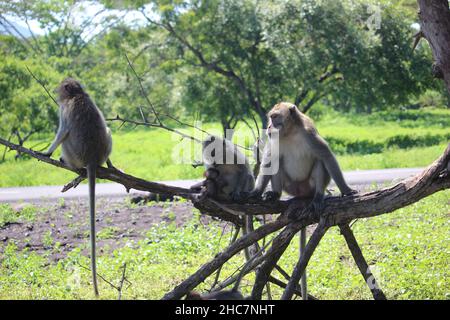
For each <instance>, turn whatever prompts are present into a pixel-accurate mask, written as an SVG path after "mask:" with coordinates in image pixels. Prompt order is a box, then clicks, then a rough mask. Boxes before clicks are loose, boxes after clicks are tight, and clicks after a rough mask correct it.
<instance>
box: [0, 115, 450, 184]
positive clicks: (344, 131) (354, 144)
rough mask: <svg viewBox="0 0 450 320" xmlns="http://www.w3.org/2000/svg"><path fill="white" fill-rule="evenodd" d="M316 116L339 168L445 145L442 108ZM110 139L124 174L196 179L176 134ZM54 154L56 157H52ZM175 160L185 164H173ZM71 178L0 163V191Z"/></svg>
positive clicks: (446, 123) (428, 156) (419, 157)
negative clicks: (6, 188) (3, 188)
mask: <svg viewBox="0 0 450 320" xmlns="http://www.w3.org/2000/svg"><path fill="white" fill-rule="evenodd" d="M318 118H319V121H316V124H317V127H318V129H319V132H320V133H321V134H322V135H323V136H324V137H325V138H326V139H327V140H328V142H329V144H330V146H331V148H332V149H333V151H334V152H335V153H336V154H337V155H338V160H339V162H340V164H341V166H342V168H343V169H344V170H358V169H382V168H396V167H399V168H402V167H422V166H427V165H428V164H430V163H431V162H432V161H434V160H435V159H436V158H437V157H439V155H440V154H442V152H443V150H444V149H445V148H446V146H447V144H448V142H449V141H450V110H445V109H439V110H419V111H408V112H397V113H377V114H373V115H351V116H342V115H339V114H336V113H332V114H327V115H326V116H324V115H321V116H319V117H318ZM398 119H401V120H400V121H399V120H398ZM204 128H205V129H207V130H208V131H210V132H212V133H215V134H220V132H221V131H220V130H219V126H218V125H215V124H208V125H205V127H204ZM241 136H246V137H247V139H244V140H243V141H240V140H239V141H237V142H238V143H239V144H241V145H245V146H251V145H252V143H253V136H252V133H251V132H250V130H249V129H248V128H247V127H245V126H243V125H241V126H239V127H238V129H237V132H236V134H235V138H238V137H241ZM113 139H114V150H113V154H112V161H113V163H114V164H115V166H117V167H118V168H120V169H122V170H124V171H125V172H127V173H129V174H133V175H136V176H139V177H142V178H144V179H148V180H153V181H159V180H177V179H193V178H200V177H201V176H202V169H201V168H197V169H194V168H193V167H192V166H191V165H190V163H192V161H194V160H200V152H199V151H200V145H199V144H195V143H190V142H189V141H186V140H183V141H182V142H180V136H177V135H173V134H172V133H170V132H168V131H164V130H161V129H145V128H138V129H135V130H130V129H129V128H125V129H121V130H118V129H117V126H116V125H114V126H113ZM51 140H52V136H50V135H47V136H42V137H39V139H37V140H35V141H30V142H29V143H27V144H26V146H28V147H30V146H34V145H36V144H37V143H42V144H44V145H45V143H49V142H51ZM180 146H184V147H185V149H184V150H187V151H189V152H191V153H192V155H193V156H191V157H190V156H189V154H190V153H189V152H185V153H184V154H182V152H180V151H179V149H180ZM0 150H2V149H1V148H0ZM177 150H178V151H177ZM248 155H249V156H251V153H248ZM54 156H55V157H59V155H58V154H57V153H56V154H55V155H54ZM181 159H184V160H185V161H184V162H183V163H177V162H180V160H181ZM43 172H45V174H43ZM73 177H74V174H72V173H70V172H66V171H64V170H61V169H58V168H55V167H52V166H49V165H47V164H44V163H40V162H38V161H36V160H34V159H20V160H17V161H15V160H14V153H13V152H9V153H8V154H7V158H6V161H5V162H3V163H0V187H8V186H31V185H61V184H64V183H67V182H68V181H69V180H70V179H72V178H73Z"/></svg>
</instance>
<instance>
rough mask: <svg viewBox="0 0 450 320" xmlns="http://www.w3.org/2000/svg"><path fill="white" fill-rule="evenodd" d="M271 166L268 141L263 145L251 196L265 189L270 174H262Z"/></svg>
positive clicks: (257, 194)
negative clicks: (259, 165) (259, 167)
mask: <svg viewBox="0 0 450 320" xmlns="http://www.w3.org/2000/svg"><path fill="white" fill-rule="evenodd" d="M270 166H271V152H270V143H267V144H266V145H265V147H264V151H263V157H262V160H261V169H260V171H259V174H258V177H257V178H256V183H255V189H254V190H253V191H252V192H251V195H250V196H252V197H254V196H260V195H261V194H262V193H263V192H264V190H265V189H266V187H267V185H268V184H269V181H270V180H271V177H272V175H270V174H264V172H266V171H267V170H268V168H270Z"/></svg>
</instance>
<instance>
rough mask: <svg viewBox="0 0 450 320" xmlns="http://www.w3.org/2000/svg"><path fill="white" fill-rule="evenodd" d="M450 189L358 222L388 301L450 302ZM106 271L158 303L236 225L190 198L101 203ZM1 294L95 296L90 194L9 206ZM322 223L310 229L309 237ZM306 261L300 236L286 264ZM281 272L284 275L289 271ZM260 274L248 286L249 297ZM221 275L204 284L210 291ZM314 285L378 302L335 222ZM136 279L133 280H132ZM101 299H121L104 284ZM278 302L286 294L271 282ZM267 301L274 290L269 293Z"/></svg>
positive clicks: (127, 295) (0, 214)
mask: <svg viewBox="0 0 450 320" xmlns="http://www.w3.org/2000/svg"><path fill="white" fill-rule="evenodd" d="M449 199H450V191H449V190H447V191H442V192H439V193H437V194H435V195H432V196H430V197H428V198H426V199H424V200H422V201H420V202H418V203H415V204H413V205H411V206H408V207H406V208H402V209H400V210H397V211H396V212H393V213H390V214H385V215H382V216H379V217H374V218H370V219H360V220H357V221H356V222H355V223H354V224H353V226H352V229H353V231H354V233H355V236H356V238H357V239H358V241H359V243H360V245H361V248H362V250H363V253H364V255H365V256H366V259H367V261H368V263H369V265H370V266H371V268H372V269H373V272H374V274H375V276H376V277H377V280H378V282H379V283H380V286H381V287H382V288H383V290H384V292H385V294H386V295H387V297H388V299H449V298H450V282H449V280H448V279H450V274H449V269H448V264H449V262H450V261H449V256H450V254H449V253H450V252H449V250H450V249H449V246H448V243H449V242H448V241H449V238H448V237H449V234H450V224H449V220H448V218H449V215H450V201H449ZM98 203H99V205H98V239H99V241H98V243H99V255H98V272H99V274H101V275H102V276H103V277H104V278H105V279H106V280H107V281H109V282H111V283H113V284H115V285H117V284H118V283H120V280H121V275H122V271H123V266H124V265H125V264H126V266H127V269H126V278H127V280H129V281H130V283H129V284H127V286H126V288H124V289H123V293H122V294H123V295H122V297H123V298H124V299H159V298H161V297H162V296H163V295H164V293H166V292H168V291H170V290H171V289H173V287H174V286H176V285H177V284H179V283H180V282H181V281H182V280H184V279H186V277H187V276H189V275H190V274H192V273H193V272H195V271H196V270H197V269H198V268H199V267H200V266H201V265H202V264H204V263H206V262H208V261H209V260H211V259H212V258H213V257H214V256H215V255H216V254H217V253H218V252H220V251H221V250H223V248H225V247H226V246H227V244H228V243H229V241H230V238H231V235H232V228H231V226H230V225H229V224H225V223H223V222H219V221H216V220H213V219H211V218H209V217H205V216H203V215H201V214H199V213H198V211H197V210H196V209H194V208H193V207H192V205H191V204H189V203H188V202H186V201H176V202H174V203H148V204H145V205H134V204H131V202H130V201H129V200H127V199H121V198H102V199H99V201H98ZM0 226H1V227H0V251H1V253H0V299H91V298H93V294H92V285H91V283H90V273H89V270H87V269H86V268H87V266H89V258H88V257H89V250H88V248H89V241H88V238H89V236H88V216H87V207H86V200H82V201H78V200H65V201H62V200H60V201H56V202H45V203H34V204H12V205H1V206H0ZM313 228H314V227H311V228H310V229H309V232H308V233H309V234H310V233H311V231H312V230H313ZM297 259H298V239H295V240H294V241H293V242H292V244H291V245H290V247H289V248H288V250H287V251H286V252H285V254H284V255H283V257H282V259H281V260H280V266H282V267H283V268H284V269H285V270H286V271H287V272H288V273H290V272H291V271H292V268H293V266H294V265H295V263H296V261H297ZM243 261H244V256H243V254H239V255H237V256H236V257H234V258H232V259H231V260H230V261H229V262H228V263H227V264H226V265H225V267H224V268H223V270H222V273H221V276H220V280H224V279H226V278H227V276H229V275H231V274H233V273H234V272H235V271H236V269H238V268H239V267H241V266H242V263H243ZM275 276H276V277H277V278H279V279H281V280H284V279H283V277H282V275H280V274H277V273H275ZM253 277H254V275H253V274H250V275H249V276H247V277H245V279H244V280H243V283H242V287H241V289H242V290H243V292H244V293H247V294H248V293H249V291H250V289H251V283H252V281H253ZM213 279H214V276H212V277H210V278H208V279H207V280H206V281H205V282H204V283H202V284H201V285H200V287H199V290H200V291H206V290H209V289H210V287H211V285H212V283H213ZM308 279H309V280H308V286H309V288H310V292H311V294H313V295H314V296H316V297H318V298H320V299H370V298H371V295H370V292H369V290H368V288H367V286H366V284H365V283H364V282H363V281H362V278H361V275H360V274H359V271H358V269H357V268H356V266H355V264H354V261H353V260H352V258H351V254H350V252H349V251H348V248H347V247H346V244H345V241H343V239H342V236H341V235H340V234H339V231H338V229H337V228H332V229H331V230H330V231H329V232H328V233H327V234H326V235H325V237H324V239H323V240H322V242H321V243H320V245H319V247H318V249H317V251H316V252H315V254H314V255H313V257H312V259H311V261H310V264H309V266H308ZM127 283H128V282H127ZM99 285H100V294H101V295H100V297H101V298H102V299H117V290H116V289H114V288H112V287H111V286H110V285H109V284H108V283H107V282H105V281H103V280H101V281H100V283H99ZM272 294H273V295H274V297H275V298H277V296H278V295H279V294H281V291H280V289H279V288H277V287H275V286H272ZM264 297H265V298H267V296H264Z"/></svg>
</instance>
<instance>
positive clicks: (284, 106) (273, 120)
mask: <svg viewBox="0 0 450 320" xmlns="http://www.w3.org/2000/svg"><path fill="white" fill-rule="evenodd" d="M296 108H297V107H296V106H295V105H293V104H292V103H288V102H280V103H278V104H276V105H275V106H274V107H273V108H272V110H270V111H269V113H268V117H269V125H268V127H267V134H268V135H269V136H270V135H271V133H272V132H273V131H278V132H279V133H280V134H283V133H284V132H287V131H289V130H288V129H289V127H290V124H291V122H292V121H291V120H292V119H291V118H292V116H291V113H292V112H296Z"/></svg>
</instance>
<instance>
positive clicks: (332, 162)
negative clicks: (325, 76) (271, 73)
mask: <svg viewBox="0 0 450 320" xmlns="http://www.w3.org/2000/svg"><path fill="white" fill-rule="evenodd" d="M268 117H269V119H268V120H269V121H268V122H269V125H268V128H267V136H268V143H267V144H266V146H265V148H264V153H263V159H262V163H261V166H262V168H261V172H260V174H259V175H258V178H257V180H256V186H255V189H254V190H253V191H252V193H251V195H252V196H253V197H255V196H257V197H259V196H262V197H263V199H265V200H275V199H279V198H280V196H281V192H282V191H285V192H287V193H288V194H290V195H292V196H295V197H299V198H312V202H311V204H310V205H309V207H308V209H312V210H314V211H315V212H320V211H322V209H323V207H324V195H325V189H326V187H327V186H328V184H329V183H330V177H331V178H333V180H334V182H335V183H336V185H337V186H338V188H339V190H340V191H341V193H342V195H344V196H346V195H351V194H354V193H356V191H355V190H353V189H351V188H350V187H349V186H348V185H347V183H346V182H345V180H344V176H343V174H342V171H341V169H340V167H339V164H338V162H337V160H336V157H335V156H334V154H333V152H331V150H330V148H329V146H328V144H327V143H326V141H325V140H324V139H323V138H322V137H321V136H319V134H318V132H317V130H316V128H315V127H314V124H313V122H312V120H311V119H310V118H309V117H307V116H306V115H304V114H303V113H301V112H300V111H299V110H298V108H297V107H296V106H295V105H293V104H291V103H287V102H281V103H279V104H277V105H275V106H274V107H273V108H272V110H271V111H270V112H269V113H268ZM274 143H278V158H277V159H272V154H271V153H272V150H276V147H275V148H274V146H273V144H274ZM274 160H275V161H278V170H274V171H275V172H270V171H271V169H270V167H271V166H272V165H273V163H274ZM272 169H273V168H272ZM268 171H269V174H267V172H268ZM269 181H270V182H271V186H272V191H268V192H266V193H264V194H263V192H264V189H265V188H266V186H267V184H268V183H269ZM300 236H301V239H302V241H301V242H302V245H301V247H302V248H301V250H302V251H303V250H304V243H305V240H304V239H305V237H306V231H305V229H302V230H301V235H300ZM306 293H307V292H306V277H305V276H303V277H302V295H303V296H304V299H305V298H306Z"/></svg>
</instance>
